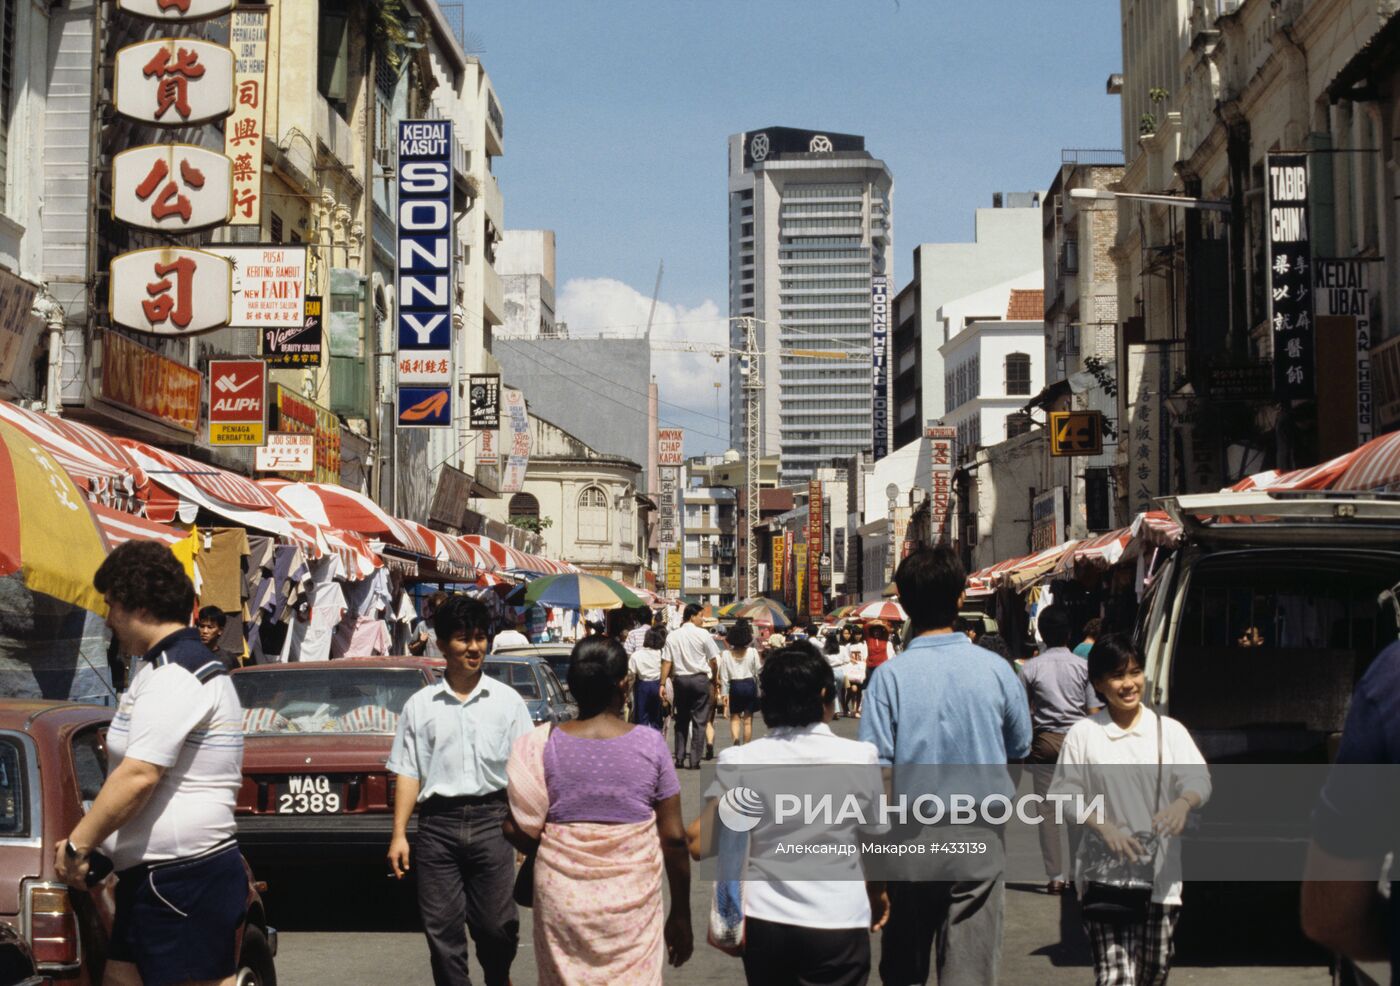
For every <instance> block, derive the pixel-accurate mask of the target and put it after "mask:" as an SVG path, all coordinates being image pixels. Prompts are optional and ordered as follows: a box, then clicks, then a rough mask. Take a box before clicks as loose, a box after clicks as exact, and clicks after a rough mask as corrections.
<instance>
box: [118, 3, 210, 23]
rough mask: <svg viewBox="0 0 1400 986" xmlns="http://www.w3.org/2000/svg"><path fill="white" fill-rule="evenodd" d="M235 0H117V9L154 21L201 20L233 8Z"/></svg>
mask: <svg viewBox="0 0 1400 986" xmlns="http://www.w3.org/2000/svg"><path fill="white" fill-rule="evenodd" d="M235 2H236V0H117V9H118V10H120V11H121V12H122V13H124V14H135V15H136V16H137V17H147V18H150V19H151V20H154V21H169V22H171V23H184V22H187V21H203V20H208V19H209V18H211V17H218V16H219V15H220V14H227V13H228V12H229V11H230V10H232V9H233V5H234V3H235Z"/></svg>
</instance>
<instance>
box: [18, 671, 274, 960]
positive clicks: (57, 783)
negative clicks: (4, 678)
mask: <svg viewBox="0 0 1400 986" xmlns="http://www.w3.org/2000/svg"><path fill="white" fill-rule="evenodd" d="M112 715H113V710H112V709H110V708H105V707H103V706H98V705H81V704H78V703H73V702H45V701H38V700H23V699H5V700H0V986H13V984H28V983H31V982H35V983H37V982H43V983H48V982H51V981H53V980H55V979H61V980H63V981H64V982H71V983H74V984H76V986H90V984H97V983H100V982H102V975H103V969H104V967H105V965H106V959H107V936H108V934H109V933H110V932H111V927H112V913H113V906H114V902H113V893H112V891H113V886H114V883H115V879H114V878H113V877H108V878H107V880H105V881H104V882H103V883H101V884H99V885H98V886H97V887H95V888H93V889H92V890H91V891H90V892H86V893H85V892H82V891H77V890H71V889H70V888H69V887H67V886H66V885H64V884H63V883H62V882H61V881H59V880H58V878H57V876H56V874H55V873H54V869H53V861H54V858H55V855H56V852H57V847H58V846H59V845H60V844H61V843H62V842H63V840H65V839H66V838H67V837H68V833H69V832H71V831H72V830H73V827H74V826H75V825H77V824H78V820H79V819H80V818H82V816H83V813H84V812H85V811H86V810H87V809H88V808H89V807H90V806H91V804H92V802H93V800H94V799H95V798H96V797H97V792H98V790H99V789H100V788H101V787H102V782H103V781H105V780H106V778H107V745H106V740H107V726H108V723H110V722H111V719H112ZM240 935H241V942H242V945H241V948H240V956H239V966H240V968H239V972H238V976H237V979H236V982H238V983H239V986H276V983H277V972H276V967H275V965H274V961H273V960H274V957H275V956H276V954H277V932H276V931H275V930H274V929H272V928H271V927H269V926H268V924H267V915H266V912H265V910H264V908H263V902H262V898H261V896H260V895H259V894H258V891H257V888H256V886H255V885H254V883H253V879H252V873H251V871H250V872H249V878H248V916H247V918H246V919H245V921H244V925H243V928H242V929H241V932H240Z"/></svg>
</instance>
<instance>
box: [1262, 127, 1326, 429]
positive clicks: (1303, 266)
mask: <svg viewBox="0 0 1400 986" xmlns="http://www.w3.org/2000/svg"><path fill="white" fill-rule="evenodd" d="M1264 163H1265V172H1266V173H1265V175H1264V199H1265V213H1266V215H1267V221H1266V230H1267V234H1268V238H1269V281H1268V292H1269V294H1268V301H1269V324H1270V325H1271V326H1272V328H1273V338H1274V396H1275V397H1276V398H1278V399H1279V400H1281V401H1296V400H1307V399H1309V398H1311V397H1314V396H1316V394H1317V384H1316V376H1317V360H1316V331H1315V329H1314V326H1313V292H1312V235H1311V231H1310V227H1309V213H1308V181H1309V178H1308V156H1307V155H1306V154H1267V155H1265V159H1264Z"/></svg>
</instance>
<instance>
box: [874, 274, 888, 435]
mask: <svg viewBox="0 0 1400 986" xmlns="http://www.w3.org/2000/svg"><path fill="white" fill-rule="evenodd" d="M889 299H890V279H889V278H888V277H886V276H885V275H884V274H874V275H872V276H871V278H870V457H871V460H872V461H876V462H878V461H879V460H880V459H883V458H884V457H885V456H886V455H888V454H889V450H890V365H889V343H890V300H889Z"/></svg>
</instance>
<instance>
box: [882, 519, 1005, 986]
mask: <svg viewBox="0 0 1400 986" xmlns="http://www.w3.org/2000/svg"><path fill="white" fill-rule="evenodd" d="M966 584H967V574H966V572H965V571H964V570H963V567H962V563H961V562H959V561H958V558H957V555H955V554H954V553H953V551H952V549H951V548H949V547H947V546H946V545H940V546H938V547H936V548H922V549H920V550H918V551H915V552H913V553H912V554H910V555H909V556H908V557H907V558H905V559H904V561H903V562H901V563H900V565H899V570H898V571H896V572H895V585H896V586H898V588H899V601H900V603H901V604H902V605H903V606H904V609H905V612H907V613H908V614H909V619H910V624H911V628H910V637H911V639H910V641H909V644H908V646H907V647H906V648H905V650H904V652H903V653H901V654H900V655H898V656H897V657H895V658H892V659H891V660H889V661H886V662H885V663H884V664H882V665H881V666H880V667H879V668H877V669H876V670H875V671H874V672H873V674H872V675H871V677H870V682H869V684H868V685H867V686H866V693H865V705H864V708H863V710H862V712H863V714H862V718H861V721H860V738H861V739H863V740H866V741H867V742H870V743H874V744H875V748H876V750H878V751H879V755H880V760H881V762H883V763H887V764H891V765H893V766H895V767H896V768H899V767H908V766H911V765H947V764H965V765H988V766H989V767H994V768H995V770H994V771H992V770H986V771H982V772H979V773H978V779H981V780H982V781H983V782H984V783H985V784H986V785H987V786H988V787H989V788H991V789H992V790H991V791H988V792H969V793H975V794H977V795H978V799H979V800H980V799H981V795H982V794H983V793H993V792H995V793H1000V794H1005V795H1007V796H1008V797H1009V796H1011V795H1013V794H1014V788H1013V786H1012V784H1011V778H1010V776H1009V775H1008V774H1007V773H1006V769H1005V765H1006V763H1007V761H1008V760H1019V759H1021V758H1023V757H1025V756H1026V754H1027V753H1028V752H1029V750H1030V742H1031V722H1030V710H1029V708H1028V707H1027V703H1026V694H1025V691H1024V690H1023V689H1022V687H1021V684H1020V682H1019V681H1018V680H1017V679H1016V673H1015V672H1014V671H1012V670H1011V667H1010V665H1008V664H1007V663H1006V661H1004V660H1003V659H1002V658H1000V657H998V656H997V655H995V654H993V653H992V652H991V651H988V650H984V649H982V648H981V647H978V646H976V645H975V644H973V643H972V642H971V641H969V640H968V639H967V637H966V635H964V634H961V633H956V632H954V630H953V623H954V621H955V620H956V619H957V615H958V610H959V608H960V607H961V604H962V601H963V592H964V589H965V588H966ZM984 774H985V777H984V776H983V775H984ZM896 785H898V775H896ZM1005 892H1006V886H1005V881H1004V877H1003V876H1002V875H1001V874H997V875H996V876H995V877H993V878H990V879H985V880H975V881H973V880H965V881H953V882H907V883H892V884H890V885H889V895H890V921H889V925H888V926H887V927H886V928H885V932H884V935H885V940H884V945H883V946H882V947H881V959H880V978H881V981H882V982H883V983H884V984H885V986H910V984H916V983H917V984H922V983H927V982H928V980H929V973H930V961H931V958H930V951H931V949H932V948H933V946H934V944H935V940H936V943H937V951H936V954H937V957H938V959H937V961H938V983H939V986H983V984H987V983H995V982H996V981H997V967H998V965H999V961H1000V957H1001V931H1002V910H1003V905H1004V902H1005Z"/></svg>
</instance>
